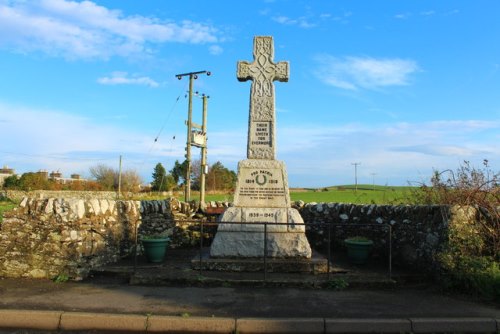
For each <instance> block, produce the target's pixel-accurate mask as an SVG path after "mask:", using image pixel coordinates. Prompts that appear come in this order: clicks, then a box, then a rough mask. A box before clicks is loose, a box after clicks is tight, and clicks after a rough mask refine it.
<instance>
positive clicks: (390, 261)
mask: <svg viewBox="0 0 500 334" xmlns="http://www.w3.org/2000/svg"><path fill="white" fill-rule="evenodd" d="M388 226H389V279H392V226H391V225H390V224H389V225H388Z"/></svg>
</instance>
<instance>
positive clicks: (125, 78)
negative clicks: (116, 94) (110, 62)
mask: <svg viewBox="0 0 500 334" xmlns="http://www.w3.org/2000/svg"><path fill="white" fill-rule="evenodd" d="M97 82H98V83H100V84H102V85H144V86H149V87H153V88H156V87H158V86H159V85H160V84H159V83H158V82H156V81H154V80H153V79H151V78H149V77H129V75H128V73H126V72H113V73H112V74H111V76H110V77H102V78H99V79H97Z"/></svg>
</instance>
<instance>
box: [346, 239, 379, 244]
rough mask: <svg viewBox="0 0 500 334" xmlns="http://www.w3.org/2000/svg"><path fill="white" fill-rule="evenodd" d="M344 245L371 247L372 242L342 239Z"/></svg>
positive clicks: (368, 240)
mask: <svg viewBox="0 0 500 334" xmlns="http://www.w3.org/2000/svg"><path fill="white" fill-rule="evenodd" d="M344 242H345V243H348V244H357V245H373V240H370V239H366V240H356V239H354V238H347V239H344Z"/></svg>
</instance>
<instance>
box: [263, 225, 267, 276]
mask: <svg viewBox="0 0 500 334" xmlns="http://www.w3.org/2000/svg"><path fill="white" fill-rule="evenodd" d="M265 281H267V223H264V282H265Z"/></svg>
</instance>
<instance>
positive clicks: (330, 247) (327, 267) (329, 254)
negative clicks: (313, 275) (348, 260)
mask: <svg viewBox="0 0 500 334" xmlns="http://www.w3.org/2000/svg"><path fill="white" fill-rule="evenodd" d="M331 225H332V224H328V260H327V261H328V263H327V266H326V270H327V273H328V280H330V261H331V259H332V226H331Z"/></svg>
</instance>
